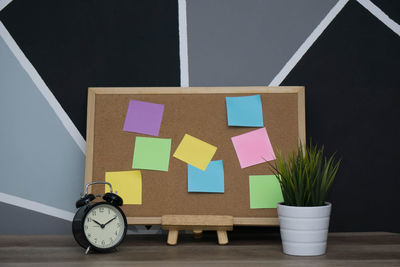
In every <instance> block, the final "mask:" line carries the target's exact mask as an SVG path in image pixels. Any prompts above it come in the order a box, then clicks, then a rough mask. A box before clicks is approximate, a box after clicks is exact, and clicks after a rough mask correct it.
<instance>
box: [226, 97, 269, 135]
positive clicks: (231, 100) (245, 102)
mask: <svg viewBox="0 0 400 267" xmlns="http://www.w3.org/2000/svg"><path fill="white" fill-rule="evenodd" d="M225 100H226V112H227V115H228V125H229V126H245V127H263V126H264V121H263V111H262V103H261V97H260V95H252V96H237V97H226V99H225Z"/></svg>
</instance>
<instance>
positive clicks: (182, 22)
mask: <svg viewBox="0 0 400 267" xmlns="http://www.w3.org/2000/svg"><path fill="white" fill-rule="evenodd" d="M178 16H179V18H178V19H179V58H180V65H181V87H188V86H189V60H188V45H187V17H186V0H178Z"/></svg>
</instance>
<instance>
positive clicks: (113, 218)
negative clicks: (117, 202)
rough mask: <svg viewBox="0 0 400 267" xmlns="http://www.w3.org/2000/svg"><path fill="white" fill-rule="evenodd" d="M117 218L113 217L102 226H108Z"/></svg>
mask: <svg viewBox="0 0 400 267" xmlns="http://www.w3.org/2000/svg"><path fill="white" fill-rule="evenodd" d="M116 218H117V216H115V217H114V218H112V219H111V220H109V221H108V222H106V223H105V224H104V226H106V225H107V224H109V223H110V222H112V221H113V220H115V219H116Z"/></svg>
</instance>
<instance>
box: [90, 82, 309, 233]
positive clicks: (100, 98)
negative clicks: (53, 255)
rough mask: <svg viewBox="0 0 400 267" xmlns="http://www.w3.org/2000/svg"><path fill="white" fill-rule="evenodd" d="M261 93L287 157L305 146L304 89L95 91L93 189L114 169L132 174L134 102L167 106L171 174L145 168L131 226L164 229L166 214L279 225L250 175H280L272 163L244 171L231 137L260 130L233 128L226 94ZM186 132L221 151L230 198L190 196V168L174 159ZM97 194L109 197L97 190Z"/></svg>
mask: <svg viewBox="0 0 400 267" xmlns="http://www.w3.org/2000/svg"><path fill="white" fill-rule="evenodd" d="M254 94H260V96H261V100H262V106H263V117H264V126H265V127H266V129H267V131H268V135H269V138H270V140H271V144H272V146H273V148H274V150H275V151H276V150H279V151H280V152H282V153H283V154H284V155H287V154H288V153H290V152H291V151H293V150H295V149H296V147H297V145H298V142H299V141H301V142H302V144H305V136H306V133H305V97H304V87H301V86H295V87H262V86H258V87H185V88H183V87H145V88H89V92H88V112H87V135H86V171H85V184H87V183H89V182H92V181H104V179H105V172H106V171H128V170H131V169H132V157H133V149H134V145H135V136H145V135H142V134H136V133H131V132H124V131H122V127H123V124H124V120H125V115H126V111H127V108H128V103H129V100H131V99H135V100H141V101H147V102H153V103H159V104H164V105H165V109H164V115H163V120H162V124H161V129H160V133H159V136H158V137H160V138H171V139H172V146H171V158H170V163H169V170H168V172H162V171H151V170H142V194H143V195H142V205H124V206H123V210H124V212H125V214H126V217H127V220H128V224H133V225H157V224H161V216H163V215H168V214H176V215H230V216H233V224H234V225H260V226H261V225H278V224H279V222H278V218H277V211H276V209H250V204H249V175H265V174H272V172H271V171H270V169H269V168H268V166H267V164H258V165H254V166H251V167H248V168H244V169H241V168H240V165H239V161H238V158H237V156H236V153H235V150H234V147H233V145H232V142H231V137H233V136H236V135H240V134H243V133H246V132H249V131H251V130H254V129H256V128H251V127H228V124H227V114H226V104H225V97H226V96H246V95H254ZM185 133H188V134H190V135H192V136H194V137H197V138H199V139H201V140H203V141H205V142H207V143H209V144H212V145H215V146H217V147H218V149H217V152H216V153H215V155H214V157H213V159H212V160H221V159H222V160H223V165H224V172H225V193H223V194H210V193H188V190H187V164H186V163H184V162H182V161H180V160H178V159H176V158H174V157H173V156H172V154H173V153H174V151H175V150H176V148H177V146H178V144H179V143H180V141H181V140H182V138H183V136H184V134H185ZM92 193H95V194H103V193H104V189H102V188H101V187H94V188H93V189H92Z"/></svg>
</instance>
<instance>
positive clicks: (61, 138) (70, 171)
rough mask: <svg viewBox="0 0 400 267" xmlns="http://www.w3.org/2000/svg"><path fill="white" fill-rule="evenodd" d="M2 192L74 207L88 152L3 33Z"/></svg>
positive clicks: (0, 45) (0, 109)
mask: <svg viewBox="0 0 400 267" xmlns="http://www.w3.org/2000/svg"><path fill="white" fill-rule="evenodd" d="M0 90H1V91H0V93H1V96H0V125H1V126H0V148H1V153H0V168H1V173H0V177H1V185H0V192H3V193H6V194H10V195H14V196H18V197H21V198H25V199H28V200H33V201H36V202H40V203H43V204H46V205H49V206H53V207H56V208H59V209H64V210H68V211H75V207H74V204H75V201H76V200H77V199H78V197H79V192H80V191H82V187H83V180H84V178H83V177H84V166H85V155H84V154H83V153H82V151H81V150H80V149H79V147H78V146H77V144H76V143H75V142H74V140H73V139H72V137H71V136H70V135H69V133H68V132H67V131H66V129H65V128H64V126H63V124H62V123H61V121H60V120H59V118H58V117H57V116H56V115H55V113H54V111H53V109H52V108H51V107H50V105H49V103H48V102H47V101H46V100H45V98H44V97H43V96H42V94H41V93H40V92H39V90H38V88H37V87H36V86H35V84H34V83H33V81H32V80H31V78H30V77H29V76H28V74H27V73H26V72H25V70H24V69H23V68H22V66H21V65H20V64H19V62H18V61H17V59H16V58H15V56H14V55H13V54H12V52H11V51H10V49H9V47H8V46H7V45H6V44H5V42H4V40H3V39H2V38H0Z"/></svg>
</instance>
